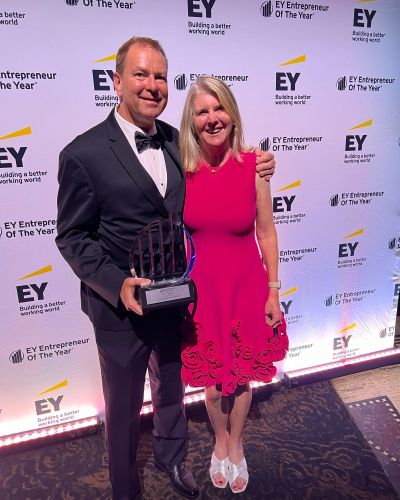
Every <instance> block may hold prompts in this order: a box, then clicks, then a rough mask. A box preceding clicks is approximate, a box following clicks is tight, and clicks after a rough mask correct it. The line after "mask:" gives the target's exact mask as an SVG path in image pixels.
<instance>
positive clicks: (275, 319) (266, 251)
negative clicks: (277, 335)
mask: <svg viewBox="0 0 400 500" xmlns="http://www.w3.org/2000/svg"><path fill="white" fill-rule="evenodd" d="M256 190H257V200H256V207H257V216H256V236H257V241H258V244H259V246H260V250H261V254H262V257H263V261H264V263H265V264H266V267H267V273H268V281H278V239H277V235H276V229H275V225H274V220H273V213H272V199H271V188H270V184H269V182H265V181H264V180H263V179H262V178H260V176H259V175H258V174H257V175H256ZM280 320H281V310H280V304H279V289H278V288H270V289H269V296H268V300H267V302H266V304H265V322H266V323H267V325H269V326H277V325H279V323H280Z"/></svg>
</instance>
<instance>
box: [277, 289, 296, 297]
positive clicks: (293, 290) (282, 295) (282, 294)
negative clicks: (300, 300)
mask: <svg viewBox="0 0 400 500" xmlns="http://www.w3.org/2000/svg"><path fill="white" fill-rule="evenodd" d="M297 290H298V288H296V287H295V288H290V289H289V290H287V291H286V292H283V293H281V294H280V295H279V297H284V296H285V295H290V294H291V293H295V292H297Z"/></svg>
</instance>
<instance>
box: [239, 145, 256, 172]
mask: <svg viewBox="0 0 400 500" xmlns="http://www.w3.org/2000/svg"><path fill="white" fill-rule="evenodd" d="M240 158H241V159H242V162H243V164H244V165H245V166H247V167H253V168H255V165H256V153H255V151H254V149H248V150H246V151H241V152H240Z"/></svg>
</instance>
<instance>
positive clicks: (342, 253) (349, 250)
mask: <svg viewBox="0 0 400 500" xmlns="http://www.w3.org/2000/svg"><path fill="white" fill-rule="evenodd" d="M363 233H364V228H361V229H358V230H357V231H354V233H350V234H348V235H347V236H345V237H344V238H343V239H344V240H347V239H350V238H354V237H355V236H358V235H360V234H363ZM358 244H359V241H354V242H352V243H339V251H338V257H339V258H343V257H354V254H355V251H356V248H357V247H358Z"/></svg>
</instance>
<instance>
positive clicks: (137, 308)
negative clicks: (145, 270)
mask: <svg viewBox="0 0 400 500" xmlns="http://www.w3.org/2000/svg"><path fill="white" fill-rule="evenodd" d="M150 283H151V280H148V279H145V278H126V279H125V281H124V282H123V283H122V287H121V292H120V294H119V296H120V297H121V300H122V302H123V304H124V306H125V307H126V310H127V311H132V312H134V313H135V314H137V315H138V316H143V311H142V306H141V305H140V304H139V302H138V301H137V300H136V298H135V291H136V287H137V286H140V285H150Z"/></svg>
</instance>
